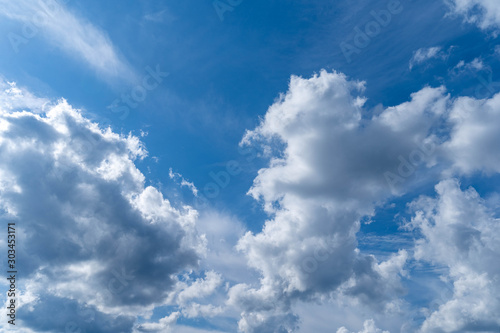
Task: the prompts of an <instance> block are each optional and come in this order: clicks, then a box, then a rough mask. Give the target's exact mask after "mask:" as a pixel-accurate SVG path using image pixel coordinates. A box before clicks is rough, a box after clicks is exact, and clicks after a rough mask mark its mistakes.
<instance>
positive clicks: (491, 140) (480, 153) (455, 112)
mask: <svg viewBox="0 0 500 333" xmlns="http://www.w3.org/2000/svg"><path fill="white" fill-rule="evenodd" d="M499 110H500V94H497V95H495V96H493V97H492V98H490V99H479V100H478V99H475V98H470V97H462V98H458V99H457V100H456V101H455V102H454V103H453V107H452V109H451V111H450V115H449V118H448V122H449V126H450V127H451V128H452V130H451V133H450V136H451V138H450V140H448V141H447V142H446V143H444V145H443V149H444V151H445V153H446V154H447V155H448V157H449V159H450V160H451V161H452V163H453V170H454V171H455V172H458V173H459V174H471V173H473V172H476V171H482V172H486V173H487V174H490V175H491V174H494V173H498V172H500V147H499V146H498V142H499V140H500V134H499V129H500V128H499V125H498V124H499V123H500V111H499Z"/></svg>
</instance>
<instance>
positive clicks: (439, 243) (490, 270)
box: [411, 179, 500, 332]
mask: <svg viewBox="0 0 500 333" xmlns="http://www.w3.org/2000/svg"><path fill="white" fill-rule="evenodd" d="M436 192H437V196H436V197H435V198H430V197H421V198H419V199H418V200H415V201H414V202H413V203H412V204H411V207H412V209H413V211H414V212H415V213H414V217H413V218H412V220H411V227H413V228H417V229H418V230H419V231H420V232H421V233H422V234H423V238H421V239H419V240H418V241H417V245H416V253H415V258H416V259H418V260H422V261H428V262H431V263H433V264H438V265H444V266H445V267H446V268H447V271H446V273H445V274H443V276H442V279H445V280H448V281H450V282H451V283H452V284H453V295H452V296H451V298H450V299H447V300H445V301H444V302H443V303H442V304H440V306H439V308H438V309H437V310H436V311H434V312H432V311H430V313H428V315H427V318H426V320H425V322H424V323H423V325H422V327H421V330H420V331H421V332H437V331H439V332H471V331H474V332H476V331H481V332H496V331H498V330H500V320H499V319H498V316H497V315H496V314H497V313H499V311H500V300H499V299H498V297H497V295H499V294H500V288H499V287H498V279H499V278H500V266H499V265H498V257H499V255H500V246H499V244H500V219H498V218H497V217H495V216H494V214H493V212H494V210H492V208H493V207H488V206H487V203H486V202H485V201H484V200H483V199H481V197H480V196H479V195H478V193H477V192H476V191H475V190H474V189H473V188H468V189H465V190H462V189H461V188H460V183H459V182H458V180H456V179H448V180H443V181H441V182H440V183H439V184H438V185H436Z"/></svg>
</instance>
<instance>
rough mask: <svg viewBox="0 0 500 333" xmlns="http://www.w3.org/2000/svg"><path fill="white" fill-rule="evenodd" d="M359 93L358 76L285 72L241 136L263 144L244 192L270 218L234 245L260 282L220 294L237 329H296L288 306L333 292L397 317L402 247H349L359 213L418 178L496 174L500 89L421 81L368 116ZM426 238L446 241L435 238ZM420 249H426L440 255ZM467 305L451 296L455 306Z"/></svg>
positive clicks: (462, 285) (401, 308)
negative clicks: (264, 160) (478, 95)
mask: <svg viewBox="0 0 500 333" xmlns="http://www.w3.org/2000/svg"><path fill="white" fill-rule="evenodd" d="M362 90H363V84H362V83H359V82H353V81H349V80H347V78H346V77H345V76H344V75H342V74H339V73H335V72H334V73H327V72H325V71H322V72H321V73H320V74H319V75H315V76H313V77H312V78H310V79H303V78H299V77H292V79H291V82H290V86H289V90H288V91H287V93H286V94H282V95H281V96H280V99H279V100H277V101H276V102H275V103H274V104H273V105H272V106H271V107H270V108H269V110H268V112H267V113H266V115H265V117H264V118H263V120H262V121H261V123H260V125H259V126H258V127H257V128H256V129H254V130H252V131H248V132H247V133H246V135H245V136H244V138H243V140H242V144H260V145H262V146H263V149H264V150H265V151H266V152H267V154H268V156H269V160H270V161H269V165H268V166H267V167H266V168H263V169H261V170H259V172H258V175H257V177H256V178H255V180H254V184H253V186H252V188H251V189H250V191H249V194H250V195H252V196H253V197H254V198H255V199H256V200H259V201H260V202H261V203H262V204H263V206H264V208H265V210H266V211H267V212H268V214H269V216H270V217H269V219H268V220H267V221H266V223H265V226H264V228H263V230H262V231H261V232H260V233H257V234H253V233H250V232H247V233H246V234H245V235H244V236H243V237H242V238H241V239H240V241H239V244H238V248H239V249H240V250H241V251H243V253H244V254H245V255H246V256H247V259H248V263H249V266H250V267H253V268H254V269H256V270H257V271H258V272H259V273H260V274H261V282H260V284H257V285H256V284H248V283H247V284H239V285H236V286H234V287H232V289H231V290H230V292H229V301H228V304H229V305H230V306H234V307H239V308H241V311H242V318H241V320H240V324H239V325H240V330H242V331H244V332H266V331H269V332H273V330H278V331H279V330H283V331H286V330H290V331H293V330H296V329H297V326H298V323H299V318H298V317H297V316H296V315H295V314H294V313H293V308H294V304H297V303H298V302H299V301H311V300H320V301H325V300H329V299H331V298H332V297H333V298H335V299H337V300H340V299H344V300H347V299H349V297H350V298H351V299H353V300H354V301H353V302H354V303H356V302H358V303H359V304H362V305H363V306H371V307H372V309H374V312H373V314H375V316H377V315H378V314H380V313H383V312H384V311H385V312H386V313H392V314H397V313H399V314H400V317H401V318H403V317H404V315H403V313H404V312H405V311H407V309H406V305H405V304H404V302H403V301H402V300H401V299H400V298H399V297H400V296H401V295H402V294H403V293H404V290H403V288H402V285H401V278H402V277H409V275H407V272H406V270H405V269H404V267H405V264H406V262H407V260H408V258H409V253H408V252H406V251H404V250H402V251H400V252H399V253H397V254H394V255H393V256H392V257H390V258H388V259H386V260H385V261H382V262H380V261H379V260H377V259H376V258H375V257H373V256H371V255H370V254H368V253H362V252H361V251H359V250H358V249H357V239H356V233H357V231H358V230H359V225H360V220H361V218H363V217H367V216H368V217H369V216H370V215H372V214H373V210H374V208H375V207H377V206H378V205H380V204H382V203H384V202H385V201H386V200H387V199H388V198H390V197H391V196H393V195H401V194H403V193H407V192H411V191H412V188H413V186H414V185H416V184H417V183H420V186H422V184H427V185H432V184H434V183H436V182H438V181H439V180H440V179H442V178H441V177H449V176H450V175H456V176H461V175H469V174H471V173H473V172H486V173H488V174H494V173H498V172H499V171H500V169H498V165H500V161H497V159H498V156H500V152H499V151H498V149H499V148H498V144H497V142H499V139H500V138H498V133H500V125H499V124H500V119H497V118H498V115H499V114H500V113H499V111H498V110H500V108H499V107H498V104H499V103H500V95H499V96H494V97H493V98H491V99H488V100H477V99H474V98H468V97H461V98H456V99H450V97H449V96H447V95H446V93H445V89H444V88H442V87H441V88H428V87H427V88H424V89H422V90H420V91H418V92H416V93H414V94H412V96H411V100H410V101H408V102H405V103H402V104H400V105H397V106H394V107H388V108H385V109H383V110H382V111H381V112H380V113H378V114H375V115H373V116H367V114H368V112H366V111H365V110H364V109H363V101H364V98H363V96H362V95H360V94H359V92H360V91H362ZM423 142H426V143H427V149H424V148H422V143H423ZM429 147H431V148H429ZM387 170H393V171H394V175H397V176H396V177H399V178H400V179H398V181H399V183H398V185H397V188H396V189H394V188H393V187H392V186H390V185H394V184H392V183H391V182H390V181H389V182H388V179H387V178H384V175H385V174H386V173H387ZM415 175H418V177H414V176H415ZM451 201H452V202H453V201H454V200H451ZM456 201H457V202H459V200H456ZM492 202H495V201H492ZM431 211H432V210H431ZM492 232H495V233H497V234H498V231H492ZM436 234H437V233H436ZM468 234H469V233H468V232H467V231H464V234H463V235H462V236H464V237H465V236H466V235H468ZM470 234H471V235H472V234H473V233H472V232H471V233H470ZM429 237H430V236H429ZM435 242H436V244H440V243H439V242H446V238H445V237H440V236H436V238H435ZM491 244H493V243H491ZM423 248H426V249H428V250H429V256H434V257H435V256H436V253H439V251H438V249H435V250H433V249H432V247H430V246H427V245H426V246H423ZM450 251H452V249H446V251H442V253H443V255H445V254H446V253H448V252H450ZM495 251H496V250H495ZM417 253H419V252H418V251H417ZM418 258H419V259H421V258H422V257H418ZM436 260H437V259H436ZM490 265H492V264H491V263H490ZM483 273H484V271H481V270H477V271H475V272H474V274H476V275H471V277H470V278H468V279H465V280H463V281H462V280H460V279H457V280H456V281H455V285H456V288H457V289H460V290H473V289H470V288H476V287H478V286H475V287H474V286H471V285H470V283H471V281H477V282H478V283H480V284H481V283H482V284H481V285H483V286H486V285H488V283H489V282H488V280H486V281H484V283H483V282H481V278H482V277H483V275H482V274H483ZM472 276H474V278H473V277H472ZM467 288H469V289H467ZM471 294H472V295H473V294H474V293H471ZM478 295H481V293H478ZM467 302H468V301H467V300H465V299H460V300H458V301H457V304H459V307H460V308H462V307H465V306H467ZM489 304H490V305H493V303H491V302H490V303H489ZM377 309H378V310H377ZM481 309H482V308H480V307H479V308H477V309H476V312H477V313H476V314H478V313H481V311H482V310H481ZM377 311H378V314H377ZM438 313H439V312H437V313H436V314H435V315H433V316H430V317H429V318H428V321H427V322H429V323H430V322H431V321H432V320H433V319H432V318H433V317H436V316H438ZM488 314H489V312H484V314H483V315H484V316H488ZM483 315H477V316H476V317H474V316H473V315H471V316H470V318H481V316H483ZM464 320H466V319H464ZM490 324H491V323H489V324H488V323H484V325H490ZM400 325H401V326H400V327H402V326H403V325H406V326H407V327H410V326H412V325H413V324H411V323H403V324H400ZM426 325H430V324H426ZM464 325H465V324H464ZM339 326H340V325H339ZM370 327H371V326H370ZM425 327H427V326H424V328H423V329H424V331H425V330H426V328H425ZM443 327H446V325H445V326H443ZM449 327H453V326H452V325H451V326H449ZM460 327H462V326H460ZM463 327H469V326H466V325H465V326H463ZM471 327H472V326H471ZM485 327H487V326H485ZM450 330H451V331H452V328H450Z"/></svg>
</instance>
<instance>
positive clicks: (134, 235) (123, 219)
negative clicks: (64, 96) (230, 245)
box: [0, 84, 213, 332]
mask: <svg viewBox="0 0 500 333" xmlns="http://www.w3.org/2000/svg"><path fill="white" fill-rule="evenodd" d="M3 85H4V86H5V84H3ZM12 86H13V85H10V87H12ZM9 89H11V88H9ZM19 94H21V92H19ZM19 94H18V93H16V94H15V96H14V102H16V101H23V99H22V98H20V97H19ZM0 95H1V96H2V97H1V98H0V100H2V101H6V100H8V98H9V96H11V95H12V94H11V91H9V90H8V91H7V92H5V93H0ZM18 97H19V98H18ZM44 101H45V100H44V99H41V100H39V101H38V100H33V98H28V99H26V102H27V104H28V105H22V104H19V103H20V102H19V103H18V104H16V108H14V107H13V105H14V104H13V103H10V104H9V103H7V104H8V105H7V108H5V106H4V105H1V106H0V124H1V125H0V154H1V156H2V159H1V160H0V211H1V212H2V214H1V219H2V220H3V221H6V220H8V221H11V222H16V225H17V229H16V230H17V233H18V237H19V238H20V239H21V243H22V246H19V247H18V255H17V256H18V262H19V264H18V265H19V267H18V270H19V271H20V272H22V275H21V280H19V281H18V284H19V285H18V286H19V289H20V290H22V295H20V296H21V299H22V300H23V301H22V306H21V307H20V308H19V309H18V311H19V312H18V313H19V318H20V320H22V323H20V324H21V325H22V326H23V327H27V328H33V330H35V331H37V330H42V329H43V330H47V331H62V330H64V329H65V325H77V327H79V328H81V329H82V330H88V331H96V332H97V331H99V332H116V331H131V330H132V325H133V324H134V322H135V319H136V317H137V316H138V315H142V316H148V315H149V314H151V311H152V309H153V308H154V307H156V306H159V305H162V304H165V303H166V302H167V300H168V298H169V297H170V296H171V294H172V292H173V291H174V288H175V287H176V286H178V277H177V276H178V275H179V274H181V273H183V272H185V271H190V270H192V269H195V268H197V267H198V266H199V261H200V258H201V257H202V256H203V255H205V247H206V242H205V240H204V238H203V237H202V236H200V235H199V234H198V232H197V231H196V220H197V216H198V213H197V212H196V211H195V210H194V209H192V208H191V207H189V206H183V205H181V206H180V207H178V208H176V207H174V206H173V205H172V204H171V203H170V202H169V201H168V200H166V199H165V198H164V197H163V195H162V194H161V193H160V192H159V191H158V190H157V189H155V188H153V187H145V185H144V183H145V178H144V176H143V175H142V173H141V172H140V171H139V170H138V169H137V168H136V166H135V164H134V162H135V161H136V160H138V159H142V158H145V157H146V155H147V151H146V150H145V148H144V147H143V145H142V143H141V142H140V141H139V139H138V138H137V137H134V136H132V135H128V136H124V135H119V134H116V133H113V132H112V131H111V129H109V128H107V129H102V128H99V127H98V125H97V124H95V123H92V122H90V121H89V120H87V119H86V118H84V117H83V116H82V115H81V113H80V112H79V111H78V110H75V109H73V108H72V107H71V106H70V105H68V104H67V102H66V101H64V100H60V101H59V102H57V103H53V104H54V105H53V106H52V107H50V108H49V109H48V110H47V111H46V113H41V114H40V113H38V111H39V110H36V111H35V112H32V111H31V110H30V109H29V106H30V105H35V106H38V105H40V104H42V102H44ZM16 103H17V102H16ZM42 105H45V104H42ZM17 108H19V109H17ZM20 110H22V111H20ZM208 276H209V277H212V275H210V274H209V275H208ZM212 280H213V279H211V280H210V281H212ZM2 283H3V284H4V283H5V282H2ZM186 285H187V289H186V291H185V293H188V292H189V290H192V288H196V287H197V286H198V284H196V283H195V284H194V285H193V286H191V287H190V286H189V285H190V284H189V283H186ZM190 288H191V289H190ZM198 289H199V288H198ZM49 310H50V311H57V316H56V317H57V320H54V319H53V317H54V316H53V315H50V316H49V315H48V313H47V311H49ZM51 318H52V319H51ZM97 328H98V329H97Z"/></svg>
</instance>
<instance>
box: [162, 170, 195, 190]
mask: <svg viewBox="0 0 500 333" xmlns="http://www.w3.org/2000/svg"><path fill="white" fill-rule="evenodd" d="M168 176H169V177H170V179H172V180H175V181H177V182H178V181H180V185H181V186H185V187H187V188H189V190H191V192H192V193H193V194H194V196H198V189H197V188H196V186H194V184H193V183H192V182H189V181H187V180H186V179H184V177H182V175H181V174H180V173H178V172H173V171H172V168H170V169H169V170H168Z"/></svg>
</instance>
